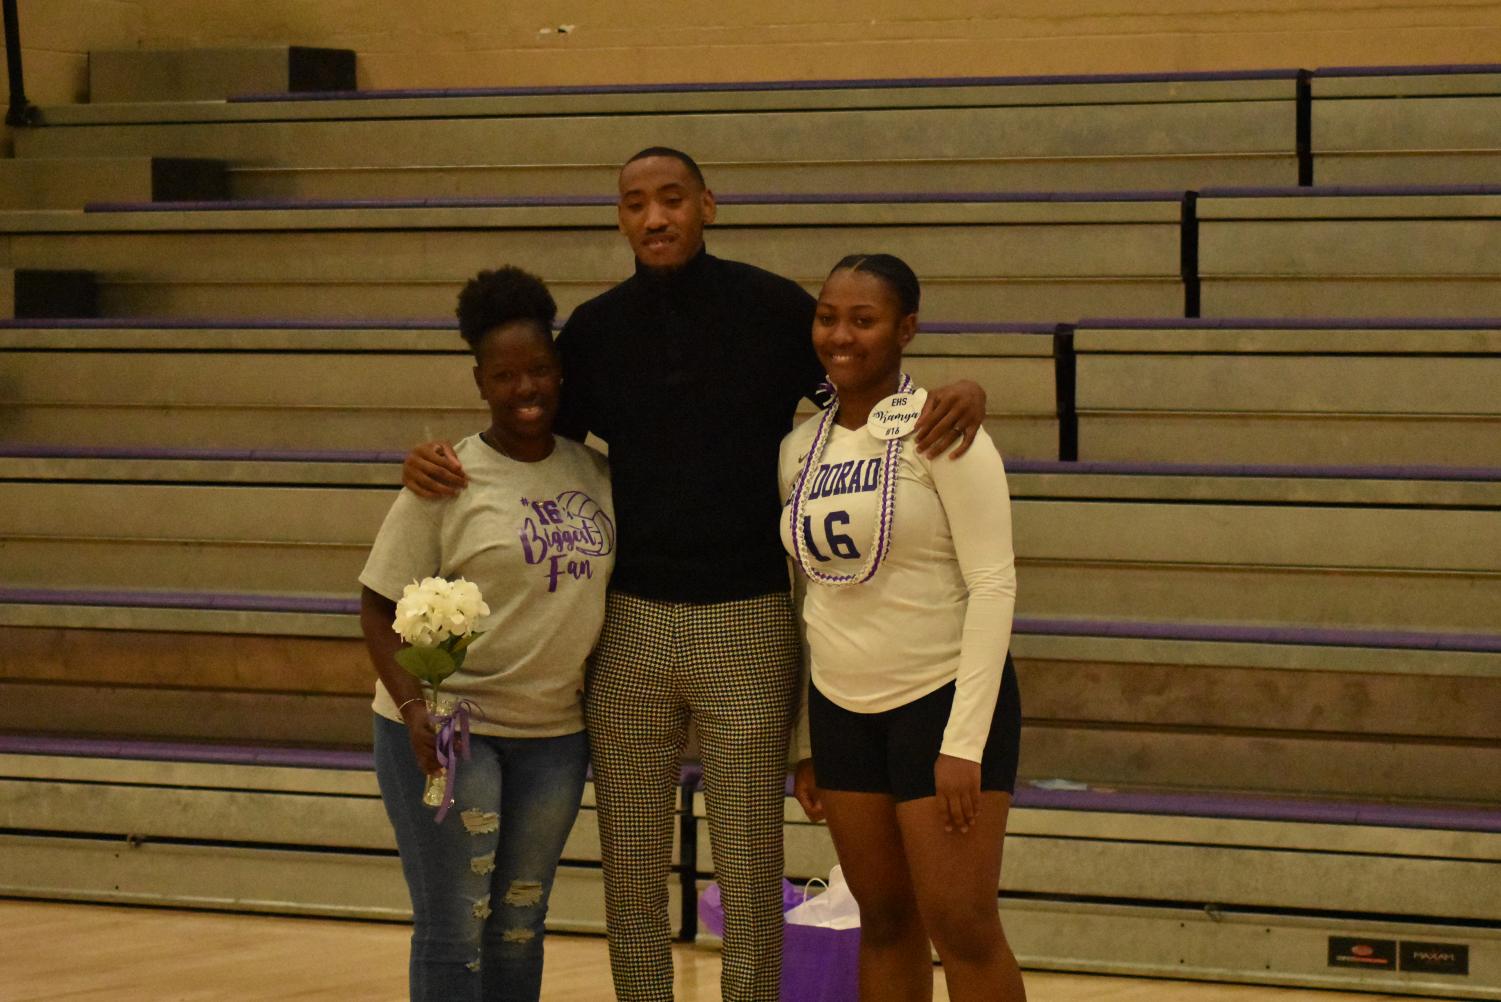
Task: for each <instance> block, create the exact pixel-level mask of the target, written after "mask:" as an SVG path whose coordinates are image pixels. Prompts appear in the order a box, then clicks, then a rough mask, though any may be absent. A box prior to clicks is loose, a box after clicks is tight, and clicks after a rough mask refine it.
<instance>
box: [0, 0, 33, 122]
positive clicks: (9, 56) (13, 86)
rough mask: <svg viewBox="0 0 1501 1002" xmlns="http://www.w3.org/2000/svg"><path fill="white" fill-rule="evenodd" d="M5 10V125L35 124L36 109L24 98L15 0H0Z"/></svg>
mask: <svg viewBox="0 0 1501 1002" xmlns="http://www.w3.org/2000/svg"><path fill="white" fill-rule="evenodd" d="M0 2H3V6H4V11H5V65H6V68H7V69H8V70H9V73H10V108H9V109H8V110H7V111H6V112H5V124H6V125H15V126H20V125H35V124H36V121H37V110H36V108H34V107H33V106H32V104H31V102H30V101H27V100H26V83H25V80H24V78H23V74H22V73H21V16H20V14H19V13H18V12H17V11H16V0H0Z"/></svg>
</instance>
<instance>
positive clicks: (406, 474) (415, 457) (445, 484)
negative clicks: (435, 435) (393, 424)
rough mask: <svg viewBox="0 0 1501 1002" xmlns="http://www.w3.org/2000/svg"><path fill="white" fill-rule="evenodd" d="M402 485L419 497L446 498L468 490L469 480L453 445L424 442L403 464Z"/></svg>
mask: <svg viewBox="0 0 1501 1002" xmlns="http://www.w3.org/2000/svg"><path fill="white" fill-rule="evenodd" d="M401 485H402V486H403V487H405V488H406V489H407V490H409V491H411V492H412V493H413V494H415V495H417V496H418V497H422V498H429V499H436V498H447V497H453V496H454V495H455V494H457V493H458V492H459V491H461V490H463V489H464V488H465V487H468V486H469V477H468V476H467V475H465V473H464V466H463V464H462V463H460V462H459V457H458V456H456V455H454V452H453V446H452V445H450V444H449V443H447V442H424V443H423V444H421V445H419V446H417V447H416V448H415V449H413V450H412V451H411V452H409V453H407V458H406V459H405V460H404V461H403V462H402V464H401Z"/></svg>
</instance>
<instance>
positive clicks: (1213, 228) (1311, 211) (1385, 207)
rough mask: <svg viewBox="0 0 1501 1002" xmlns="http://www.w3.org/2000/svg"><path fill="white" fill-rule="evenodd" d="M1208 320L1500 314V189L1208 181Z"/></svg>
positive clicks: (1202, 224) (1203, 244)
mask: <svg viewBox="0 0 1501 1002" xmlns="http://www.w3.org/2000/svg"><path fill="white" fill-rule="evenodd" d="M1197 213H1198V221H1199V226H1198V234H1199V238H1198V261H1199V268H1198V273H1199V279H1200V285H1201V293H1202V310H1203V315H1204V316H1206V317H1216V316H1218V317H1236V316H1280V317H1324V316H1376V317H1484V316H1501V278H1498V277H1497V275H1496V271H1495V268H1494V267H1493V264H1492V262H1494V261H1495V259H1496V255H1497V254H1498V253H1501V185H1496V184H1494V183H1492V184H1488V185H1475V186H1463V185H1452V186H1437V187H1429V186H1394V187H1347V188H1341V187H1328V188H1324V187H1319V188H1302V189H1298V188H1292V189H1244V190H1237V189H1228V190H1222V189H1206V190H1204V191H1202V192H1201V193H1200V196H1199V198H1198V202H1197Z"/></svg>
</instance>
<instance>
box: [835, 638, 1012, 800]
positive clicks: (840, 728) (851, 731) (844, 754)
mask: <svg viewBox="0 0 1501 1002" xmlns="http://www.w3.org/2000/svg"><path fill="white" fill-rule="evenodd" d="M953 703H954V683H953V682H950V683H949V684H948V685H945V686H943V687H941V688H939V689H936V690H934V691H933V692H930V693H928V694H927V695H926V696H923V697H922V698H920V699H916V700H914V701H912V702H910V703H907V704H906V705H905V706H898V707H897V708H896V709H894V710H886V711H883V712H881V713H852V712H851V711H849V710H846V709H844V708H843V707H841V706H836V705H835V704H834V703H833V702H831V701H830V700H829V698H828V697H827V696H825V695H824V694H823V693H821V692H819V691H818V687H817V686H815V685H810V686H808V726H809V730H810V731H811V736H812V738H813V775H814V776H815V777H816V778H817V780H818V785H819V786H820V787H821V788H823V789H825V790H842V791H846V792H850V793H889V794H891V795H892V796H893V797H895V798H896V799H897V800H898V801H903V800H920V799H921V798H923V797H931V796H933V793H934V790H933V764H934V763H935V762H937V761H938V750H939V748H940V747H941V746H942V745H943V731H944V728H946V727H947V726H948V723H949V708H950V707H951V706H953ZM1021 711H1022V706H1021V691H1020V690H1019V689H1018V688H1017V685H1016V666H1015V665H1014V664H1012V663H1011V655H1010V654H1007V655H1006V671H1005V674H1004V675H1003V676H1002V677H1001V691H1000V695H999V696H998V697H997V699H996V705H995V714H994V716H992V717H991V720H990V734H989V736H988V737H987V738H986V739H985V753H984V755H983V756H982V757H981V761H980V789H981V790H996V791H1001V792H1004V793H1011V792H1013V791H1014V790H1015V788H1016V758H1017V750H1018V748H1019V746H1020V744H1021V718H1022V712H1021Z"/></svg>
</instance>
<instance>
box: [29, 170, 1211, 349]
mask: <svg viewBox="0 0 1501 1002" xmlns="http://www.w3.org/2000/svg"><path fill="white" fill-rule="evenodd" d="M613 205H614V199H613V197H604V198H598V199H592V198H577V199H566V200H563V199H553V200H545V199H537V200H529V199H515V200H505V201H497V202H489V203H475V202H466V201H464V200H457V201H452V202H448V203H441V202H437V201H424V202H420V203H416V204H405V205H403V204H402V203H382V204H367V203H342V204H341V203H333V204H329V205H320V204H319V203H311V204H297V203H266V204H264V205H262V206H261V207H243V206H234V205H226V206H222V207H216V208H203V207H198V208H196V209H194V210H192V211H179V210H178V209H176V208H175V207H169V211H129V212H106V211H95V212H87V213H84V214H83V215H70V214H57V213H11V214H8V215H7V216H5V217H3V218H0V233H4V234H6V235H7V236H8V238H9V240H10V243H11V247H12V257H13V259H14V261H16V262H17V263H24V264H25V265H26V266H27V267H58V266H60V265H59V262H65V263H67V264H68V266H70V267H87V268H92V269H94V270H96V271H97V272H98V273H99V275H100V303H101V307H102V308H103V310H104V312H105V313H106V314H107V315H110V316H116V317H122V316H137V317H139V316H152V317H191V316H199V317H202V316H213V317H216V318H225V317H237V316H238V317H265V316H270V315H279V316H288V315H292V316H301V317H308V318H319V317H334V318H346V319H369V318H371V317H384V318H412V317H435V316H442V315H444V314H446V313H448V312H449V311H450V310H452V308H453V303H454V300H455V298H456V296H457V292H458V289H459V287H460V285H461V284H462V282H463V281H464V280H465V279H466V278H467V277H468V276H470V275H472V274H474V273H475V272H476V271H478V270H479V269H480V268H486V267H494V266H495V265H497V264H499V263H501V262H505V261H518V262H524V263H525V264H526V266H527V267H528V268H531V269H533V270H534V271H536V272H538V273H539V274H541V275H542V276H543V277H544V278H545V279H547V280H548V282H549V284H550V285H551V286H552V290H553V293H554V295H555V296H556V297H557V299H558V301H559V305H560V306H561V307H562V308H563V310H564V312H567V311H568V310H569V309H571V308H572V307H573V306H575V305H577V304H578V303H579V302H582V301H583V300H585V299H588V298H590V297H591V296H593V295H595V294H597V293H599V292H602V291H604V290H605V289H606V288H608V287H610V286H611V285H613V284H614V283H615V282H617V281H619V280H620V279H622V278H624V277H626V276H627V275H628V274H629V273H630V267H631V262H630V252H629V249H628V248H627V247H626V245H625V243H624V241H622V240H621V238H620V235H619V233H618V231H617V224H616V219H615V212H614V208H613ZM1181 217H1182V197H1181V195H1180V194H1178V193H1172V192H1136V193H1108V192H1107V193H1098V194H1093V195H1090V194H1084V193H1076V194H1046V195H1020V194H1017V195H991V194H986V193H980V194H967V195H927V194H919V195H902V194H884V195H874V196H872V195H861V194H858V193H855V194H846V195H829V196H795V195H783V196H764V197H752V196H746V197H745V198H737V199H733V200H731V199H725V200H723V201H722V202H721V205H720V211H719V217H718V220H717V221H716V223H715V225H714V227H713V228H712V229H711V230H710V232H709V234H708V246H709V248H710V250H711V252H712V253H715V254H718V255H721V256H724V257H728V258H732V259H736V260H741V261H747V262H749V263H752V264H756V265H759V266H761V267H765V268H767V269H769V270H771V271H774V272H777V273H779V274H782V275H786V276H788V277H789V278H792V279H794V280H795V281H799V282H801V283H802V284H803V285H804V286H806V287H812V288H817V286H818V285H819V284H821V282H822V280H823V277H824V275H825V274H826V273H827V271H828V268H829V266H830V264H831V263H832V262H834V261H837V260H838V259H839V258H840V257H842V256H843V255H845V254H847V253H849V249H850V248H851V247H854V246H866V247H870V246H872V245H875V244H879V245H880V246H881V247H888V248H895V249H899V250H900V251H901V253H902V255H903V256H904V257H905V258H906V259H907V260H908V261H909V262H910V263H911V264H912V265H913V267H914V268H915V269H916V270H917V272H918V273H919V274H921V275H923V276H924V281H925V285H926V288H925V294H924V308H925V309H926V310H927V311H928V315H929V316H933V317H942V318H943V319H944V320H946V321H953V322H988V321H993V320H994V319H996V318H997V317H1004V318H1005V319H1006V320H1009V321H1043V322H1051V321H1055V320H1056V319H1057V318H1058V317H1060V316H1062V317H1070V316H1082V315H1084V314H1086V313H1088V314H1096V315H1097V314H1100V313H1107V312H1108V313H1111V314H1114V315H1121V316H1172V315H1175V314H1181V311H1182V308H1183V301H1184V287H1183V279H1182V268H1181V264H1182V262H1181V254H1180V247H1179V236H1180V232H1181V229H1182V218H1181Z"/></svg>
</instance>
